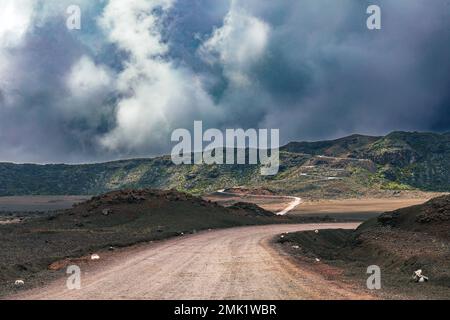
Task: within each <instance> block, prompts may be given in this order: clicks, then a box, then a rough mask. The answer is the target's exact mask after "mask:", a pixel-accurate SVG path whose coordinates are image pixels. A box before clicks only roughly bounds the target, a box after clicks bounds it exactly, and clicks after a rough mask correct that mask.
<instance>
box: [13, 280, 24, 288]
mask: <svg viewBox="0 0 450 320" xmlns="http://www.w3.org/2000/svg"><path fill="white" fill-rule="evenodd" d="M14 285H15V286H16V287H23V286H24V285H25V281H23V280H16V281H15V282H14Z"/></svg>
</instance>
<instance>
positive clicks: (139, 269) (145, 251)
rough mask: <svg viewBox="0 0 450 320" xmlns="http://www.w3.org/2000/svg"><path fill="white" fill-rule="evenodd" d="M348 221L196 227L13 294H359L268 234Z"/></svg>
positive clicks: (35, 296) (346, 225)
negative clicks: (76, 282) (72, 284)
mask: <svg viewBox="0 0 450 320" xmlns="http://www.w3.org/2000/svg"><path fill="white" fill-rule="evenodd" d="M356 227H357V224H354V223H341V224H299V225H270V226H255V227H242V228H233V229H224V230H218V231H210V232H202V233H199V234H196V235H190V236H186V237H182V238H176V239H171V240H167V241H163V242H159V243H154V244H148V245H142V246H139V247H136V248H132V249H128V250H124V251H120V252H116V253H114V254H113V255H112V256H111V257H108V258H106V259H104V260H100V261H99V262H97V263H95V264H94V265H91V266H90V267H88V266H85V267H83V266H82V280H81V281H82V288H81V290H72V291H69V290H68V289H67V288H66V279H64V278H63V279H60V280H58V281H56V282H54V283H52V284H50V285H49V286H47V287H43V288H39V289H34V290H32V291H28V292H24V293H22V294H21V295H19V296H16V297H13V298H14V299H58V300H59V299H108V300H109V299H156V300H162V299H175V300H178V299H269V300H272V299H356V298H358V299H361V298H370V297H369V296H367V295H366V294H365V293H364V292H361V291H360V289H356V288H354V287H351V286H349V285H348V284H344V283H341V282H335V281H332V280H328V279H326V278H325V277H323V276H322V275H320V274H319V273H317V272H315V271H311V270H314V269H309V268H307V269H302V268H301V267H299V266H298V265H297V264H296V262H295V261H293V260H292V258H290V257H289V256H287V255H285V254H283V253H282V252H280V251H278V249H276V247H274V246H273V245H272V244H271V243H270V240H271V239H272V238H273V237H275V236H277V235H279V234H281V233H285V232H294V231H305V230H315V229H330V228H345V229H353V228H356Z"/></svg>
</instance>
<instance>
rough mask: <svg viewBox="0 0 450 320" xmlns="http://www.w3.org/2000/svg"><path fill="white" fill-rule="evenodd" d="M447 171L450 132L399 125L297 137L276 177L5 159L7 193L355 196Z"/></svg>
mask: <svg viewBox="0 0 450 320" xmlns="http://www.w3.org/2000/svg"><path fill="white" fill-rule="evenodd" d="M322 155H325V156H330V157H338V158H335V159H333V158H322V157H320V156H322ZM355 158H361V159H366V160H365V161H356V160H354V159H355ZM448 172H450V135H440V134H432V133H405V132H394V133H392V134H390V135H388V136H386V137H381V138H379V137H367V136H360V135H354V136H350V137H346V138H342V139H338V140H334V141H324V142H313V143H308V142H302V143H290V144H288V145H287V146H285V147H283V148H282V150H281V167H280V172H279V174H278V175H276V176H274V177H262V176H261V175H260V174H259V167H258V166H256V165H253V166H247V165H241V166H238V165H235V166H229V165H222V166H216V165H201V166H196V165H192V166H175V165H173V164H172V162H171V159H170V157H160V158H155V159H136V160H128V161H117V162H110V163H102V164H89V165H73V166H68V165H47V166H38V165H14V164H2V163H0V196H5V195H34V194H39V195H69V194H70V195H83V194H101V193H104V192H108V191H111V190H118V189H122V188H143V187H153V188H163V189H171V188H176V189H177V190H180V191H185V192H189V193H192V194H202V193H206V192H211V191H215V190H218V189H222V188H227V187H234V186H242V185H246V186H251V187H260V186H264V187H268V188H271V189H272V190H274V191H275V192H282V193H291V194H304V195H305V196H316V197H335V196H347V197H354V196H359V195H365V194H371V193H373V192H374V191H382V190H410V189H415V188H419V189H422V190H429V191H449V190H450V175H449V174H448ZM328 178H332V179H328Z"/></svg>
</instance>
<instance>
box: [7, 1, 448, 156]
mask: <svg viewBox="0 0 450 320" xmlns="http://www.w3.org/2000/svg"><path fill="white" fill-rule="evenodd" d="M110 2H111V1H105V2H99V5H98V6H95V7H89V10H86V12H85V15H84V16H83V21H84V22H85V23H86V25H85V28H83V30H81V31H80V32H71V31H68V30H67V29H66V28H65V27H64V17H63V15H56V16H50V17H48V16H46V17H45V19H44V18H43V19H41V20H39V23H35V24H36V25H35V26H32V27H30V28H29V30H28V32H27V33H26V34H25V35H23V38H22V40H21V42H20V44H17V45H15V46H12V47H6V46H5V45H4V46H3V47H2V48H0V150H1V151H0V161H15V162H26V161H32V162H82V161H98V160H106V159H114V158H123V157H132V156H146V155H155V154H158V153H163V152H167V151H168V150H170V135H169V133H170V132H171V130H173V129H176V128H177V127H179V126H189V124H191V123H192V122H193V121H194V120H203V121H204V122H205V125H206V126H214V127H220V128H227V127H233V128H234V127H244V128H249V127H270V128H280V130H281V136H282V139H283V141H284V142H287V141H289V140H305V139H307V140H313V139H325V138H333V137H338V136H342V135H345V134H351V133H366V134H376V135H379V134H385V133H387V132H389V131H393V130H426V131H443V132H444V131H450V120H449V119H450V95H449V94H448V88H449V87H450V60H449V59H448V57H449V56H450V19H449V18H450V5H449V1H448V0H435V1H433V2H432V3H430V1H426V0H397V1H392V0H376V1H375V0H374V1H361V0H342V1H334V0H301V1H291V0H279V1H261V0H246V1H231V0H230V1H229V0H219V1H217V0H214V1H213V0H195V1H188V0H178V1H177V2H175V3H174V4H173V6H172V7H171V8H170V9H168V10H167V11H166V12H161V13H160V15H161V21H159V22H158V24H157V25H156V24H155V25H153V26H152V28H154V30H153V32H159V33H160V38H159V40H158V41H160V42H159V44H158V45H162V46H164V45H167V48H168V49H167V51H166V52H164V50H163V47H161V48H159V49H158V50H159V51H158V52H160V53H159V54H160V56H159V57H158V58H151V59H150V58H142V59H141V61H140V62H139V63H135V64H134V65H133V63H134V62H133V61H134V60H133V59H135V57H136V56H134V55H135V52H134V51H133V50H136V46H135V44H136V43H139V39H142V36H143V35H142V34H130V36H129V37H128V38H129V39H135V40H136V42H130V43H128V42H127V41H125V40H127V37H122V38H119V39H117V38H116V39H112V38H111V30H110V29H107V28H106V29H105V28H102V27H100V26H99V23H98V21H99V18H100V17H101V16H102V15H104V14H105V13H104V8H105V6H107V5H108V3H110ZM137 2H140V3H152V2H153V0H140V1H137ZM153 3H154V2H153ZM161 3H170V1H169V0H165V1H163V0H161ZM369 4H378V5H380V6H381V9H382V29H381V30H378V31H370V30H368V29H367V28H366V19H367V14H366V8H367V7H368V5H369ZM124 5H125V4H124ZM36 10H38V9H36ZM149 14H155V13H154V12H153V13H149ZM125 18H126V17H123V19H125ZM125 22H126V21H125ZM131 22H133V21H130V23H131ZM124 25H127V24H124ZM1 36H2V35H1V32H0V44H1V43H2V42H1ZM134 36H135V38H134ZM152 39H157V38H152ZM145 46H146V43H142V47H143V48H144V47H145ZM147 50H150V48H147ZM5 57H6V58H5ZM133 57H134V58H133ZM83 58H85V60H82V59H83ZM5 61H7V63H8V69H7V70H9V71H8V72H4V71H3V72H2V70H3V67H2V63H5ZM80 61H84V63H81V64H80ZM130 64H131V66H130ZM142 65H144V67H142V68H141V66H142ZM77 66H78V67H77ZM135 67H136V68H138V69H139V68H140V69H139V70H140V72H142V75H141V76H140V78H136V79H142V80H139V81H138V82H137V83H136V80H133V81H134V82H133V81H131V80H130V81H128V82H127V81H125V80H124V79H123V77H124V74H125V71H127V70H128V71H130V70H135V69H134V68H135ZM161 68H162V69H163V70H164V72H161ZM72 70H76V72H79V73H80V77H76V76H74V80H73V82H72V83H73V85H72V86H79V85H83V83H84V82H86V83H87V87H88V88H87V89H86V90H85V91H82V93H83V94H81V93H76V92H73V90H71V87H70V85H68V77H69V76H70V75H71V71H72ZM103 73H104V76H103V77H101V75H102V74H103ZM90 74H93V75H95V76H93V77H94V78H95V79H94V80H93V81H94V82H92V81H87V80H86V79H84V80H86V81H84V80H83V77H89V75H90ZM107 76H108V77H110V78H111V79H109V78H108V79H106V77H107ZM152 77H153V79H152ZM196 81H199V82H201V84H200V85H193V83H195V82H196ZM116 82H117V83H122V84H126V85H127V86H128V85H130V86H131V87H129V88H128V90H126V91H123V90H121V89H120V85H118V84H117V83H116ZM155 83H156V85H155ZM90 86H98V89H95V90H90V88H89V87H90ZM171 88H172V90H171ZM156 93H157V95H156ZM166 96H167V97H170V99H168V101H165V102H164V103H161V101H162V100H166V99H163V98H164V97H166ZM178 96H185V97H184V99H181V98H180V99H175V100H174V98H175V97H177V98H178ZM155 97H157V98H155ZM152 98H153V100H155V99H156V100H158V101H152ZM177 104H181V106H176V105H177ZM127 110H131V111H130V112H135V113H137V114H136V115H134V118H133V117H131V120H130V117H129V116H128V115H127V114H126V113H127ZM141 114H142V117H140V116H139V115H141ZM153 115H155V116H153ZM133 119H134V120H133ZM146 119H148V125H146V121H147V120H146ZM133 121H136V123H135V124H134V123H133ZM141 127H142V128H143V129H142V130H141V131H139V132H143V134H142V137H138V135H137V134H136V131H134V130H135V129H136V128H141Z"/></svg>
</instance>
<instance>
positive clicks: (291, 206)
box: [217, 189, 303, 216]
mask: <svg viewBox="0 0 450 320" xmlns="http://www.w3.org/2000/svg"><path fill="white" fill-rule="evenodd" d="M217 193H220V194H224V195H230V196H239V194H236V193H233V192H226V191H225V189H221V190H219V191H217ZM249 195H250V196H253V197H259V198H270V199H286V200H290V202H289V204H288V206H287V207H286V208H284V209H283V210H282V211H280V212H276V213H275V215H277V216H284V215H286V214H288V213H289V212H290V211H292V210H294V209H295V208H297V207H298V206H299V205H300V204H302V202H303V201H302V198H299V197H291V196H270V195H259V194H249Z"/></svg>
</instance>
